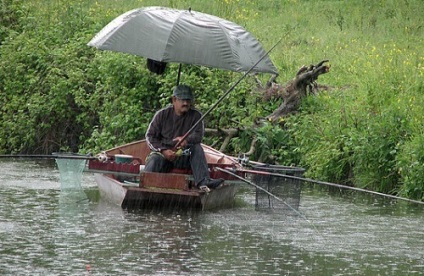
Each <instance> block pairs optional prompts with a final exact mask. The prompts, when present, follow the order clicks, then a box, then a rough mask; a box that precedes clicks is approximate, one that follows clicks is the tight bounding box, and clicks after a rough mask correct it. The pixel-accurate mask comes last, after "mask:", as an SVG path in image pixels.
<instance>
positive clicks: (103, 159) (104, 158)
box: [96, 151, 109, 162]
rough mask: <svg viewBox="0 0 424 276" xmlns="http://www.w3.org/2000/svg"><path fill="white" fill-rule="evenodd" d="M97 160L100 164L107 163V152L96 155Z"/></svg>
mask: <svg viewBox="0 0 424 276" xmlns="http://www.w3.org/2000/svg"><path fill="white" fill-rule="evenodd" d="M96 158H97V160H99V161H100V162H107V161H108V160H109V157H108V156H107V154H106V152H104V151H102V152H101V153H99V154H97V155H96Z"/></svg>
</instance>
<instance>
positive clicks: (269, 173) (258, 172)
mask: <svg viewBox="0 0 424 276" xmlns="http://www.w3.org/2000/svg"><path fill="white" fill-rule="evenodd" d="M240 171H242V172H247V173H253V174H262V175H271V176H280V177H285V178H290V179H295V180H301V181H306V182H310V183H314V184H320V185H327V186H332V187H336V188H340V189H348V190H353V191H358V192H365V193H369V194H373V195H378V196H383V197H388V198H392V199H398V200H404V201H408V202H411V203H416V204H424V202H423V201H418V200H413V199H409V198H405V197H400V196H395V195H389V194H383V193H380V192H375V191H370V190H366V189H361V188H357V187H351V186H346V185H341V184H336V183H331V182H325V181H319V180H315V179H310V178H304V177H298V176H293V175H287V174H280V173H271V172H263V171H255V170H246V169H242V170H240Z"/></svg>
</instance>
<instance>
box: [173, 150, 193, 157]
mask: <svg viewBox="0 0 424 276" xmlns="http://www.w3.org/2000/svg"><path fill="white" fill-rule="evenodd" d="M190 154H191V152H190V149H189V148H187V149H182V148H179V149H177V151H176V152H175V155H176V156H182V155H190Z"/></svg>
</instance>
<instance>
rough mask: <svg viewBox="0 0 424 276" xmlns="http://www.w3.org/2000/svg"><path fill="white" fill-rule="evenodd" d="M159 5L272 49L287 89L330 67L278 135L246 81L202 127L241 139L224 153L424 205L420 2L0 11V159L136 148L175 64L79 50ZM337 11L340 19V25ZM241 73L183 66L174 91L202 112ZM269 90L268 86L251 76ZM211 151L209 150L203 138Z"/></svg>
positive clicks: (134, 2) (39, 5)
mask: <svg viewBox="0 0 424 276" xmlns="http://www.w3.org/2000/svg"><path fill="white" fill-rule="evenodd" d="M150 5H155V6H169V7H174V8H180V9H187V8H188V7H191V8H192V9H193V10H195V11H201V12H206V13H210V14H215V15H217V16H221V17H224V18H226V19H229V20H232V21H235V22H237V23H239V24H241V25H243V26H245V27H246V28H247V29H248V30H249V31H250V32H252V33H253V34H254V35H255V36H256V37H257V38H258V39H259V40H260V41H261V42H262V43H263V45H264V47H265V48H266V49H269V48H270V47H271V46H272V45H273V44H274V43H275V42H276V41H277V40H278V39H279V38H280V37H282V38H283V43H282V44H280V45H279V46H278V47H277V49H275V50H274V51H273V52H272V53H271V58H272V59H273V61H274V63H275V64H276V66H277V67H278V69H279V71H280V76H279V77H278V80H279V82H280V83H284V82H286V81H288V80H290V79H292V78H293V77H294V74H295V72H296V71H297V69H298V68H299V67H300V66H301V65H303V64H310V63H316V62H317V61H320V60H322V59H325V58H328V59H329V60H330V62H331V64H332V68H331V71H330V73H329V74H326V75H323V76H322V77H321V78H320V79H319V80H318V82H319V83H324V84H328V85H330V87H331V88H332V89H330V90H329V91H322V92H321V93H319V94H318V95H317V96H316V97H309V98H307V99H306V100H305V101H304V102H303V103H302V106H301V110H300V112H299V113H298V114H295V115H293V116H291V117H288V118H285V120H284V127H282V126H278V125H271V124H269V123H264V124H263V125H261V126H260V127H258V128H253V127H252V126H253V122H254V121H255V120H257V119H258V118H263V117H265V116H267V115H268V114H269V113H271V112H272V111H273V110H274V109H275V108H276V107H277V106H278V105H279V104H280V103H279V101H276V100H273V101H269V102H264V101H262V99H261V94H260V93H258V91H257V90H256V84H255V83H254V80H253V79H252V78H250V77H249V78H246V79H245V80H244V81H243V82H242V83H240V84H239V85H238V86H237V87H236V88H235V90H234V91H232V92H231V94H230V96H229V97H228V98H226V99H224V100H223V102H222V103H221V104H219V105H218V106H217V107H216V109H214V110H213V111H212V112H211V113H210V115H209V116H208V117H207V118H206V125H207V126H208V127H213V128H217V127H219V128H238V129H240V130H241V134H240V136H239V137H237V138H236V139H233V140H232V141H231V144H230V145H231V147H230V149H229V153H230V154H238V153H240V152H246V151H247V150H248V149H249V147H250V142H251V140H252V138H253V137H256V138H257V139H258V144H257V146H258V148H257V152H256V153H255V155H254V156H253V157H252V158H253V159H256V160H258V159H262V160H274V161H275V162H277V163H279V164H282V165H292V164H294V165H297V166H302V167H305V168H306V169H307V175H308V176H309V177H313V178H317V179H321V180H328V181H335V182H339V183H345V184H349V185H356V186H360V187H365V188H368V189H373V190H377V191H381V192H389V193H400V194H402V195H404V196H408V197H410V198H416V199H423V194H424V186H423V184H422V183H423V182H422V179H423V171H424V170H423V166H424V165H423V163H424V150H423V146H422V145H423V138H422V137H423V133H424V129H423V125H422V121H423V119H424V118H423V116H424V110H423V106H424V104H423V103H424V93H423V92H424V56H423V54H422V53H424V45H423V43H422V37H423V36H424V33H423V32H424V28H423V26H424V17H423V16H422V15H423V14H424V10H423V9H424V7H423V6H422V1H420V0H402V1H370V0H361V1H335V0H334V1H331V0H330V1H302V0H281V1H280V0H278V1H277V0H272V1H271V0H270V1H252V0H213V1H200V0H193V1H186V0H130V1H119V3H118V2H117V1H114V0H107V1H94V0H75V1H47V0H41V1H36V2H30V1H21V0H18V1H10V0H2V2H1V6H0V55H1V59H0V100H1V102H2V106H1V108H0V152H3V153H14V152H22V153H23V152H44V153H50V152H53V151H59V150H68V151H80V152H88V151H91V152H98V151H100V150H103V149H105V148H109V147H111V146H115V145H118V144H121V143H124V142H128V141H132V140H136V139H142V138H143V137H144V132H145V130H146V128H147V126H148V123H149V121H150V119H151V117H152V116H153V114H154V112H155V111H156V110H157V109H159V108H160V107H163V106H165V105H167V104H168V103H169V95H170V93H171V90H172V87H173V86H174V85H175V82H176V78H177V71H178V68H177V65H175V64H169V65H168V68H167V70H166V72H165V74H164V75H160V76H159V75H155V74H153V73H150V72H149V71H147V69H146V66H145V60H144V59H143V58H140V57H135V56H129V55H124V54H118V53H111V52H102V51H98V50H95V49H92V48H90V47H88V46H87V45H86V43H87V42H88V41H89V40H90V39H91V37H92V36H93V35H94V34H95V33H96V32H97V31H99V30H100V29H101V28H102V27H103V26H104V25H105V24H107V23H108V22H109V21H110V20H112V19H113V18H114V17H116V16H118V15H119V14H121V13H122V12H124V11H127V10H130V9H133V8H138V7H141V6H150ZM346 11H347V12H346ZM239 77H240V74H236V73H231V72H225V71H223V70H216V69H215V70H212V69H207V68H203V67H196V66H183V75H182V80H181V82H183V83H187V84H189V85H191V86H193V87H195V90H196V106H197V107H198V108H199V109H200V110H202V111H203V112H205V111H207V110H208V109H209V108H210V107H211V106H212V105H213V104H214V103H215V102H216V101H217V100H218V99H219V98H220V96H221V95H222V94H223V93H225V91H227V89H228V88H229V87H231V84H233V83H234V82H235V81H237V79H238V78H239ZM258 77H259V78H260V79H261V80H264V81H266V79H267V78H268V77H269V76H266V75H259V76H258ZM205 142H206V143H208V144H212V143H215V142H217V138H209V137H207V138H206V139H205Z"/></svg>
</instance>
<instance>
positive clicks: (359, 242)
mask: <svg viewBox="0 0 424 276" xmlns="http://www.w3.org/2000/svg"><path fill="white" fill-rule="evenodd" d="M60 187H61V184H60V176H59V171H58V169H57V167H56V165H55V163H54V161H52V160H50V161H34V160H26V161H25V160H7V161H4V160H3V161H1V160H0V246H1V247H0V258H1V262H0V274H1V275H424V234H423V226H424V216H423V211H424V208H423V206H422V205H414V204H411V203H405V202H400V201H399V202H396V201H393V200H387V199H383V198H381V197H375V196H370V195H364V194H361V193H358V192H353V193H343V192H340V191H329V189H328V188H327V187H314V186H311V185H310V184H303V188H302V194H301V198H300V206H299V209H298V212H295V211H292V210H290V209H289V210H287V209H285V210H283V209H281V210H280V209H274V210H271V211H267V210H256V209H255V193H254V191H253V187H249V186H246V187H242V188H241V191H240V192H239V193H238V194H237V198H236V204H235V206H234V208H230V209H223V210H217V211H208V212H200V211H181V210H176V211H170V210H144V211H135V210H132V211H131V210H130V211H128V210H122V209H121V208H120V207H118V206H114V205H111V204H109V203H108V202H105V201H103V200H102V199H101V198H100V197H99V192H98V189H97V187H96V184H95V182H94V177H93V175H92V174H90V173H87V172H85V173H84V174H83V177H82V188H83V194H85V195H86V197H87V200H84V199H82V200H78V201H75V200H69V198H67V196H66V194H64V193H63V192H61V189H60Z"/></svg>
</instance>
